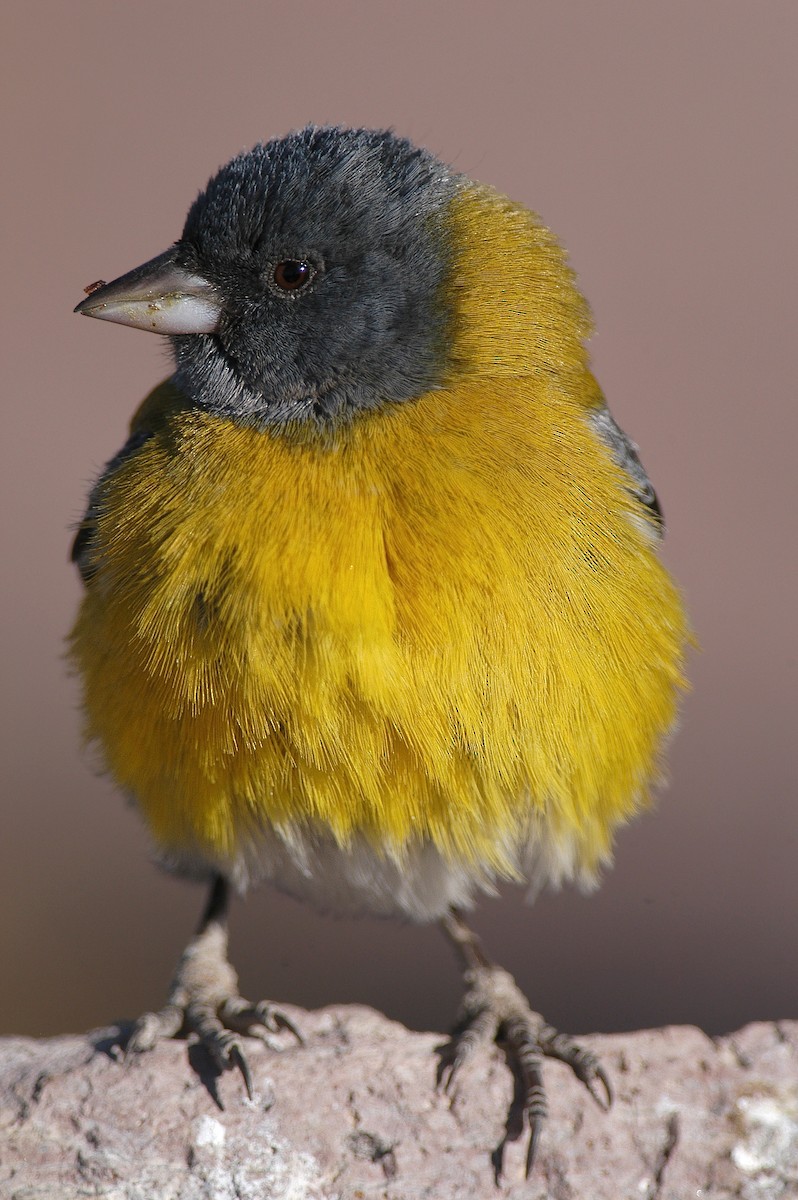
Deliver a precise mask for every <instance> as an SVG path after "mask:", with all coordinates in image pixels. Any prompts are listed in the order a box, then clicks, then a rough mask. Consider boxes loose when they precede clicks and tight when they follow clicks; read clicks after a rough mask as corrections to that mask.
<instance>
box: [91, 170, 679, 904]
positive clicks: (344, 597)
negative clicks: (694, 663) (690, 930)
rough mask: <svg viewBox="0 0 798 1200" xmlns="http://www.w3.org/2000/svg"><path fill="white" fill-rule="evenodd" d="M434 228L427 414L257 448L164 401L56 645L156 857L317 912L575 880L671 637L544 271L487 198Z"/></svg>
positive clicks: (671, 662) (208, 417) (254, 436)
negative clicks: (399, 883)
mask: <svg viewBox="0 0 798 1200" xmlns="http://www.w3.org/2000/svg"><path fill="white" fill-rule="evenodd" d="M440 213H441V214H442V216H443V226H442V228H445V233H446V237H445V246H446V248H445V261H446V262H447V264H448V266H447V269H446V273H445V275H444V276H443V277H442V282H441V285H440V288H439V289H438V297H437V299H436V302H435V303H436V305H442V308H441V309H440V311H443V312H444V313H445V314H446V354H445V361H444V360H443V359H442V360H440V372H441V373H440V380H439V384H438V386H437V387H436V388H434V389H428V390H426V391H423V392H422V393H421V394H419V395H417V396H416V398H414V399H407V400H406V402H404V403H395V404H383V405H381V406H378V407H370V406H363V407H361V406H356V407H357V408H358V411H357V415H356V417H355V418H354V419H349V420H337V421H332V422H327V423H324V422H319V421H318V420H313V421H310V420H304V421H299V420H293V421H288V422H282V423H266V424H265V425H264V424H263V423H260V424H253V423H252V421H251V420H249V419H244V420H241V419H231V418H227V417H225V416H222V415H219V414H218V413H212V412H208V411H202V410H201V409H200V408H199V407H198V404H197V401H196V399H195V398H193V397H192V396H190V395H185V394H183V393H181V392H180V391H178V390H177V389H176V388H175V387H174V385H173V384H170V383H167V384H166V385H164V386H162V387H161V388H160V389H158V390H157V391H156V393H154V395H153V396H152V397H151V398H150V399H149V401H148V402H147V403H146V404H145V405H144V406H143V408H142V410H141V411H140V413H139V414H138V417H137V418H136V420H135V421H134V430H133V433H134V439H135V440H134V443H133V449H132V450H131V452H130V453H129V454H127V456H124V457H122V458H118V459H117V460H116V461H115V463H114V465H113V469H112V470H110V471H109V472H107V474H106V476H105V477H104V478H103V480H102V481H101V482H100V484H99V485H98V487H97V489H95V493H94V496H93V502H92V508H91V510H90V513H89V517H88V518H87V521H88V525H87V529H88V535H87V537H86V538H85V539H84V545H83V550H82V553H83V558H84V564H85V567H86V573H87V574H88V575H90V577H91V578H90V582H89V586H88V590H87V594H86V598H85V601H84V604H83V608H82V611H81V614H80V616H79V619H78V622H77V625H76V628H75V630H74V634H73V654H74V658H75V661H76V662H77V664H78V666H79V668H80V671H81V673H82V675H83V679H84V685H85V697H86V710H87V714H88V733H89V735H90V736H91V737H93V738H96V739H97V740H98V741H99V742H100V744H101V746H102V748H103V751H104V754H105V757H106V760H107V763H108V766H109V768H110V770H111V771H112V773H113V775H114V776H115V778H116V779H117V780H118V782H119V783H120V784H121V785H122V786H123V787H125V788H126V789H127V790H129V791H130V792H131V793H132V794H133V795H134V796H135V797H136V799H137V801H138V803H139V805H140V806H141V809H142V811H143V812H144V814H145V816H146V819H147V821H148V823H149V826H150V829H151V831H152V833H153V836H154V838H155V840H156V842H157V844H158V845H159V847H160V848H161V850H162V852H163V853H164V855H165V856H166V857H168V858H169V859H171V860H172V861H174V862H177V863H182V864H190V865H196V864H207V865H208V866H214V867H221V868H222V869H224V870H226V871H228V872H229V873H230V874H233V875H236V876H237V877H238V878H239V880H240V881H243V880H244V879H245V878H246V877H247V876H251V875H252V874H253V873H254V874H266V875H268V876H270V877H274V878H276V879H277V881H278V882H282V883H283V884H284V886H287V887H289V888H290V889H291V890H293V891H295V892H298V893H299V894H306V895H308V897H309V898H314V899H317V900H319V899H320V900H321V901H323V902H325V903H327V904H332V905H336V904H338V902H339V898H340V904H341V906H342V907H347V908H349V907H352V906H353V905H354V904H355V903H356V901H357V902H362V904H363V906H364V907H369V906H372V907H376V908H378V909H384V908H385V905H386V903H387V902H385V903H384V902H383V900H381V899H380V897H384V895H385V894H386V892H387V890H389V887H390V886H391V880H394V881H395V880H396V879H397V878H398V877H399V874H401V871H402V869H403V866H404V869H406V870H409V875H408V880H409V882H410V887H409V889H408V890H409V892H410V893H412V892H413V887H412V880H413V879H418V880H419V881H421V880H423V879H426V880H427V881H429V880H430V879H435V878H438V876H440V877H441V878H443V884H442V886H441V887H439V888H438V891H437V892H436V893H435V895H433V893H432V892H430V896H431V897H432V898H431V899H429V900H428V901H423V900H422V899H419V897H418V895H416V896H415V898H413V896H412V895H411V896H410V899H408V900H407V901H403V900H402V898H401V896H400V895H399V892H400V891H401V889H398V888H397V889H396V893H397V894H396V897H395V899H394V900H392V901H391V902H390V905H392V906H393V908H394V909H397V908H398V909H400V910H401V911H404V912H407V913H408V914H409V915H411V916H414V917H425V916H426V917H429V916H433V915H439V913H440V912H441V911H443V909H444V908H445V906H446V903H447V901H449V900H451V899H452V898H454V899H456V900H457V901H458V902H463V901H464V900H466V899H467V898H468V895H469V893H470V891H471V890H472V889H473V887H475V886H490V882H491V880H492V879H493V878H495V877H497V876H505V877H514V878H518V877H519V876H521V875H524V874H527V875H530V876H531V875H534V876H535V879H536V881H537V882H540V881H541V879H542V878H545V877H547V876H548V877H549V878H553V879H557V878H559V877H562V876H570V875H572V874H577V875H578V876H580V877H582V878H585V879H587V878H590V877H591V875H592V874H593V873H594V871H595V869H596V867H597V865H598V864H599V863H600V862H601V861H602V860H603V859H605V858H606V857H607V856H608V854H609V851H610V845H611V839H612V834H613V830H614V829H615V827H616V826H617V825H618V823H619V822H622V821H623V820H625V819H626V818H628V817H629V816H630V815H631V814H632V813H633V812H634V810H635V809H636V808H637V807H638V806H639V805H640V804H642V803H643V802H644V801H645V799H646V797H647V796H648V794H649V790H650V787H651V785H652V783H653V782H654V781H655V780H656V778H657V773H658V765H657V763H658V751H659V748H660V746H661V743H662V740H663V737H664V736H665V734H666V733H667V731H668V730H669V729H670V728H671V726H672V723H673V721H674V717H675V712H676V704H677V698H678V692H679V689H680V687H681V686H682V677H681V667H682V652H683V646H684V643H685V639H686V626H685V619H684V615H683V612H682V607H681V603H680V600H679V597H678V595H677V592H676V590H675V588H674V586H673V584H672V582H671V580H670V579H669V577H668V575H667V573H666V572H665V570H664V568H663V567H662V566H661V564H660V562H659V560H658V558H657V556H656V552H655V547H654V543H653V540H652V538H651V537H650V536H649V535H648V532H649V530H650V529H651V517H650V512H649V510H648V509H647V508H646V507H645V502H641V499H640V498H639V497H638V496H637V495H636V494H635V491H636V484H637V483H638V482H639V481H637V480H636V479H630V477H629V475H628V474H627V473H626V472H625V471H624V470H623V466H622V465H621V464H620V463H619V462H618V461H616V458H617V455H616V456H615V457H614V456H613V453H612V451H611V449H610V447H609V446H608V445H607V443H606V442H605V440H603V439H602V436H601V434H600V424H601V423H600V422H599V423H598V427H597V423H596V419H595V418H596V413H597V412H599V411H600V410H601V407H602V405H603V399H602V397H601V394H600V392H599V390H598V388H597V386H596V384H595V382H594V380H593V378H592V376H591V375H590V372H589V370H588V366H587V359H586V353H585V349H584V344H583V341H584V338H585V337H586V336H587V334H588V333H589V329H590V322H589V315H588V312H587V309H586V306H585V304H584V302H583V300H582V298H581V297H580V296H579V294H578V292H577V291H576V289H575V287H574V283H573V278H572V275H571V273H570V271H569V270H568V268H567V267H566V265H565V261H564V257H563V254H562V251H561V250H560V248H559V247H558V245H557V243H556V242H555V240H554V238H553V237H552V235H551V234H550V233H549V232H548V231H547V230H546V229H545V228H544V227H543V226H542V225H541V224H540V223H539V222H538V221H537V219H536V218H534V217H533V216H532V214H530V213H529V212H527V211H526V210H524V209H522V208H520V207H519V206H516V205H513V204H511V203H510V202H509V201H507V200H506V199H504V198H503V197H500V196H498V195H497V194H496V193H494V192H492V191H491V190H490V189H488V188H483V187H478V186H475V185H470V184H465V183H463V182H462V181H461V182H460V183H459V185H458V186H457V188H455V189H454V190H453V191H452V193H451V194H450V195H448V196H447V197H446V199H445V204H444V207H443V208H442V209H441V210H440ZM439 216H440V214H439ZM436 311H437V310H436ZM436 336H437V335H436ZM196 340H198V341H203V340H205V339H196ZM183 382H184V386H185V381H183ZM350 415H351V414H350ZM250 416H251V414H250ZM637 490H638V491H639V488H637ZM275 847H282V849H279V851H276V850H275ZM325 847H329V848H332V847H336V848H337V849H336V850H335V852H334V853H331V856H330V857H329V859H328V863H329V864H332V865H331V872H332V874H336V873H338V872H340V873H341V874H343V875H345V876H346V877H347V878H346V883H345V884H344V885H343V886H341V887H338V888H337V894H336V895H334V896H329V895H327V896H326V898H325V895H319V893H320V892H321V893H323V892H324V891H325V889H324V887H323V884H322V883H321V882H320V878H321V877H322V876H324V872H320V871H318V870H316V869H315V868H312V867H308V864H309V863H310V864H312V863H313V861H314V856H317V855H318V854H319V853H322V854H323V853H324V848H325ZM320 848H321V849H320ZM381 862H382V863H384V864H386V872H385V874H383V875H380V872H379V869H378V868H379V863H381ZM303 863H304V864H305V865H304V866H303ZM364 863H365V864H366V866H365V867H364V866H363V864H364ZM425 863H426V864H429V863H432V864H433V865H432V867H431V868H430V870H427V869H426V867H424V864H425ZM533 863H535V864H536V865H535V866H534V867H533V866H532V864H533ZM419 864H421V866H419ZM331 872H327V876H328V877H330V874H331ZM375 872H376V875H378V876H380V882H379V884H377V883H375V882H374V877H375ZM397 872H398V873H397ZM436 872H437V873H438V875H436ZM441 872H442V876H441ZM303 878H304V879H305V881H306V883H305V884H304V885H303V883H302V879H303ZM370 879H371V882H369V880H370ZM424 886H426V884H425V885H424ZM436 886H437V885H436ZM447 889H448V890H447ZM332 890H336V889H332ZM421 890H423V889H421ZM417 891H418V889H417ZM433 892H434V888H433ZM436 897H437V898H436ZM390 905H389V907H390Z"/></svg>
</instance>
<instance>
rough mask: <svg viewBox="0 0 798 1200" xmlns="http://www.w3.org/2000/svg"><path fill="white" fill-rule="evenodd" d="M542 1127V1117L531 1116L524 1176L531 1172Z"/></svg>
mask: <svg viewBox="0 0 798 1200" xmlns="http://www.w3.org/2000/svg"><path fill="white" fill-rule="evenodd" d="M542 1128H543V1117H532V1118H531V1119H530V1121H529V1145H528V1146H527V1151H526V1178H527V1179H529V1176H530V1175H531V1174H532V1168H533V1167H534V1165H535V1158H536V1156H537V1152H538V1143H539V1142H540V1131H541V1130H542Z"/></svg>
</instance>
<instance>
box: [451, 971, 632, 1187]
mask: <svg viewBox="0 0 798 1200" xmlns="http://www.w3.org/2000/svg"><path fill="white" fill-rule="evenodd" d="M465 980H466V985H467V991H466V994H465V996H464V998H463V1003H462V1006H461V1009H460V1013H459V1016H458V1020H457V1024H456V1026H455V1030H454V1033H453V1034H452V1038H451V1040H450V1041H449V1042H448V1044H447V1045H446V1046H444V1047H443V1049H442V1050H441V1052H440V1053H441V1061H440V1064H439V1067H438V1084H439V1086H442V1087H443V1088H444V1090H445V1091H447V1092H449V1091H450V1090H451V1087H452V1084H453V1082H454V1079H455V1076H456V1075H457V1073H458V1072H459V1070H460V1068H461V1067H462V1065H463V1063H464V1062H465V1061H466V1060H467V1059H468V1058H469V1057H470V1056H471V1054H472V1053H473V1051H474V1049H475V1048H476V1047H477V1046H479V1045H482V1044H484V1043H486V1042H491V1041H497V1042H498V1043H499V1044H500V1045H501V1046H502V1048H503V1049H504V1052H505V1054H506V1056H507V1062H508V1065H509V1066H510V1069H511V1070H512V1072H513V1077H514V1080H515V1092H514V1096H513V1100H512V1103H511V1105H510V1110H509V1113H508V1116H507V1124H506V1127H505V1135H504V1137H503V1139H502V1141H501V1143H500V1145H499V1146H498V1147H497V1150H496V1153H495V1155H494V1168H495V1171H496V1177H497V1180H498V1179H499V1177H500V1176H501V1173H502V1162H503V1157H504V1149H505V1146H506V1144H507V1142H509V1141H516V1140H517V1139H518V1138H520V1137H521V1136H522V1134H523V1131H524V1127H525V1125H526V1126H527V1127H528V1129H529V1143H528V1146H527V1155H526V1174H527V1177H529V1174H530V1172H531V1170H532V1166H533V1164H534V1161H535V1154H536V1152H537V1147H538V1142H539V1140H540V1133H541V1130H542V1128H543V1122H544V1120H545V1119H546V1114H547V1105H546V1092H545V1088H544V1085H543V1059H544V1058H558V1059H559V1060H560V1061H561V1062H564V1063H566V1064H567V1065H568V1066H569V1067H570V1068H571V1070H572V1071H573V1073H574V1075H576V1077H577V1079H578V1080H580V1082H581V1083H583V1084H584V1085H585V1087H586V1088H587V1090H588V1091H589V1092H590V1094H591V1096H592V1097H593V1099H594V1100H595V1101H596V1102H597V1103H598V1104H599V1105H600V1107H601V1108H604V1109H607V1108H609V1107H610V1105H611V1104H612V1088H611V1086H610V1082H609V1079H608V1077H607V1075H606V1073H605V1071H604V1068H603V1067H602V1066H601V1064H600V1062H599V1060H598V1059H597V1058H596V1056H595V1054H593V1052H592V1051H590V1050H586V1049H585V1048H584V1047H582V1046H580V1045H579V1044H578V1043H577V1042H575V1041H574V1040H573V1039H572V1038H570V1037H569V1036H568V1035H567V1034H564V1033H560V1032H559V1031H558V1030H556V1029H554V1028H553V1027H552V1026H551V1025H549V1024H547V1022H546V1021H544V1019H543V1017H542V1016H541V1015H540V1013H536V1012H534V1011H533V1010H532V1009H531V1008H530V1006H529V1003H528V1001H527V999H526V997H525V996H524V995H523V993H522V992H521V991H520V989H519V988H518V986H517V984H516V982H515V980H514V979H513V977H512V976H511V975H510V974H509V973H508V972H507V971H504V970H502V969H501V967H497V966H493V965H492V964H491V965H487V964H486V965H484V966H477V967H473V968H471V969H470V970H469V971H467V972H466V974H465Z"/></svg>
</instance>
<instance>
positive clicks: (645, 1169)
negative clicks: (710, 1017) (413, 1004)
mask: <svg viewBox="0 0 798 1200" xmlns="http://www.w3.org/2000/svg"><path fill="white" fill-rule="evenodd" d="M287 1011H288V1012H289V1015H290V1016H292V1017H293V1018H294V1019H295V1020H296V1022H297V1024H298V1025H299V1026H300V1027H301V1028H302V1030H303V1032H304V1034H305V1037H306V1039H307V1043H306V1045H305V1046H304V1047H299V1046H295V1045H290V1044H287V1045H286V1047H285V1049H283V1051H282V1052H281V1053H277V1052H275V1051H274V1050H272V1049H269V1048H268V1047H265V1046H262V1045H260V1044H258V1043H256V1042H252V1043H251V1049H250V1051H249V1061H250V1065H251V1067H252V1072H253V1076H254V1082H255V1088H256V1095H255V1098H254V1100H253V1101H248V1100H247V1099H246V1098H245V1097H244V1095H243V1091H242V1087H241V1081H240V1078H239V1077H237V1076H235V1075H234V1074H232V1073H230V1074H225V1075H224V1076H222V1077H217V1076H216V1075H215V1073H214V1071H213V1070H212V1068H211V1066H210V1063H209V1061H208V1060H207V1058H206V1057H205V1054H204V1052H203V1051H201V1050H200V1049H199V1048H197V1047H194V1046H191V1045H186V1043H185V1042H169V1043H164V1044H162V1045H161V1046H159V1047H158V1048H157V1049H156V1050H155V1051H153V1052H152V1053H150V1054H148V1055H145V1056H144V1057H143V1058H142V1059H140V1060H138V1061H136V1062H134V1063H132V1064H130V1065H127V1066H123V1065H122V1064H121V1063H120V1062H118V1061H117V1060H116V1059H115V1057H114V1044H115V1041H117V1040H118V1038H119V1035H120V1031H119V1030H118V1029H110V1030H102V1031H99V1032H97V1033H94V1034H91V1035H89V1036H81V1037H61V1038H52V1039H49V1040H43V1041H35V1040H32V1039H28V1038H8V1039H5V1040H4V1041H0V1197H2V1198H3V1200H67V1198H68V1200H75V1198H76V1197H104V1198H105V1200H379V1198H384V1200H421V1198H422V1197H430V1198H433V1197H434V1198H435V1200H448V1198H450V1197H451V1198H453V1200H454V1198H456V1200H471V1198H474V1200H477V1198H478V1200H486V1198H489V1197H492V1196H496V1197H502V1198H504V1197H512V1198H518V1200H520V1198H521V1197H523V1200H543V1198H544V1197H546V1198H548V1200H604V1198H606V1200H627V1198H630V1200H631V1198H634V1200H688V1198H695V1200H727V1198H729V1200H730V1198H731V1197H735V1198H742V1200H771V1198H772V1200H776V1198H779V1200H787V1198H788V1197H798V1022H781V1023H769V1024H758V1025H750V1026H748V1027H747V1028H745V1029H743V1030H741V1031H740V1032H739V1033H736V1034H733V1035H731V1036H730V1037H725V1038H720V1039H717V1040H712V1039H710V1038H708V1037H707V1036H706V1035H705V1034H703V1033H701V1032H700V1031H699V1030H698V1029H692V1028H668V1029H660V1030H652V1031H648V1032H641V1033H633V1034H623V1035H617V1036H594V1037H590V1038H586V1039H585V1042H586V1044H588V1045H589V1046H591V1047H592V1048H593V1049H594V1050H596V1051H597V1052H598V1053H599V1054H600V1055H601V1057H602V1059H603V1061H604V1063H605V1064H606V1066H607V1067H608V1069H609V1070H610V1071H611V1073H612V1077H613V1080H614V1083H615V1088H616V1102H615V1106H614V1108H613V1109H612V1111H611V1112H610V1113H609V1114H608V1115H607V1114H604V1113H602V1112H601V1111H600V1110H599V1109H598V1108H597V1107H596V1105H595V1104H594V1103H593V1102H592V1101H591V1100H590V1098H589V1097H588V1096H587V1095H586V1094H585V1093H584V1091H583V1090H582V1089H581V1088H580V1086H579V1085H578V1084H577V1083H576V1082H575V1080H574V1079H573V1078H572V1077H571V1075H570V1074H569V1072H568V1071H567V1070H566V1069H565V1068H563V1067H562V1066H561V1065H560V1064H558V1063H553V1062H549V1063H547V1065H546V1081H547V1085H548V1091H549V1100H550V1108H551V1114H550V1120H549V1121H548V1122H547V1124H546V1127H545V1130H544V1134H543V1139H542V1142H541V1146H540V1152H539V1156H538V1161H537V1164H536V1166H535V1170H534V1173H533V1177H532V1178H531V1179H530V1180H529V1181H528V1182H524V1180H523V1151H524V1147H523V1144H522V1143H521V1142H516V1143H514V1144H511V1145H510V1146H509V1147H508V1149H507V1152H506V1155H505V1162H504V1167H505V1170H504V1175H503V1178H502V1180H501V1183H500V1184H499V1185H498V1186H497V1185H496V1183H495V1181H494V1172H493V1167H492V1162H491V1155H492V1153H493V1152H494V1151H495V1149H496V1147H497V1145H498V1143H499V1142H500V1141H501V1138H502V1134H503V1130H504V1122H505V1116H506V1108H507V1104H508V1102H509V1099H510V1095H511V1092H512V1086H511V1080H510V1077H509V1075H508V1072H507V1068H506V1066H505V1064H504V1061H503V1058H502V1056H501V1054H500V1052H499V1051H498V1050H496V1049H490V1050H488V1049H485V1050H484V1051H482V1052H477V1054H476V1055H475V1056H474V1058H473V1059H472V1060H471V1061H470V1062H469V1063H468V1064H466V1066H465V1067H464V1069H463V1071H462V1074H461V1077H460V1078H459V1080H458V1082H457V1084H456V1086H455V1087H454V1089H453V1092H452V1094H451V1095H450V1096H444V1095H441V1094H439V1093H436V1091H435V1087H434V1078H435V1066H436V1062H437V1058H436V1055H435V1048H436V1046H439V1045H440V1044H441V1043H442V1041H443V1039H442V1038H441V1036H440V1035H437V1034H419V1033H410V1032H408V1031H407V1030H406V1029H404V1028H403V1027H402V1026H400V1025H397V1024H394V1023H392V1022H390V1021H388V1020H386V1019H385V1018H384V1017H382V1016H380V1015H379V1014H377V1013H375V1012H372V1011H371V1010H369V1009H364V1008H330V1009H326V1010H323V1011H321V1012H315V1013H305V1012H301V1011H296V1010H287Z"/></svg>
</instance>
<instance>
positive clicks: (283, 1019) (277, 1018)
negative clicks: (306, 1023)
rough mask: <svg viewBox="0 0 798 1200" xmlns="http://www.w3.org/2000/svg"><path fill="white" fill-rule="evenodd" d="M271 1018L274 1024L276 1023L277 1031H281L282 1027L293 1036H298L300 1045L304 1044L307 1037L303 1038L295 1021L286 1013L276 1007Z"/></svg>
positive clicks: (275, 1029) (275, 1028) (275, 1030)
mask: <svg viewBox="0 0 798 1200" xmlns="http://www.w3.org/2000/svg"><path fill="white" fill-rule="evenodd" d="M271 1019H272V1023H273V1025H274V1032H275V1033H279V1032H280V1030H281V1029H285V1030H287V1031H288V1033H290V1034H291V1035H292V1036H293V1037H295V1038H296V1040H297V1043H298V1044H299V1045H300V1046H304V1044H305V1039H304V1038H303V1036H302V1034H301V1033H300V1032H299V1030H298V1029H297V1027H296V1025H295V1024H294V1022H293V1021H291V1020H289V1018H288V1017H287V1016H286V1015H285V1013H282V1012H280V1010H279V1009H274V1010H273V1011H272V1014H271Z"/></svg>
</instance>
